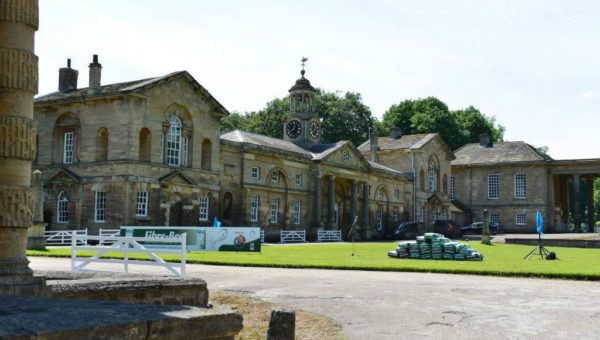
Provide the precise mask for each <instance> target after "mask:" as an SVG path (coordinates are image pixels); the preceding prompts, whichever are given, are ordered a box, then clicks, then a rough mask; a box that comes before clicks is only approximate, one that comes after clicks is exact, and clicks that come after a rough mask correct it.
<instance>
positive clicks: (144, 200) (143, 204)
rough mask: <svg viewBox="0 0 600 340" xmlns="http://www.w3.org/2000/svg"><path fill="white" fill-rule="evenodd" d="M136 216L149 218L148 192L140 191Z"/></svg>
mask: <svg viewBox="0 0 600 340" xmlns="http://www.w3.org/2000/svg"><path fill="white" fill-rule="evenodd" d="M135 214H136V216H148V192H147V191H138V194H137V208H136V213H135Z"/></svg>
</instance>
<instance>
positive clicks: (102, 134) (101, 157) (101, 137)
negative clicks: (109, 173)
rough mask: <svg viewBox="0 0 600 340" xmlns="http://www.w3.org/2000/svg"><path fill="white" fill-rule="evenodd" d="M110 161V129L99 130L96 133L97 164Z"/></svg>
mask: <svg viewBox="0 0 600 340" xmlns="http://www.w3.org/2000/svg"><path fill="white" fill-rule="evenodd" d="M106 160H108V129H107V128H105V127H102V128H99V129H98V132H97V133H96V162H102V161H106Z"/></svg>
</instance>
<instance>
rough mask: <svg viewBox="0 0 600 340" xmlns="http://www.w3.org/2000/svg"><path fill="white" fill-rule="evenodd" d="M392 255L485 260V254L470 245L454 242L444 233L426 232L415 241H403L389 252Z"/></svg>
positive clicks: (414, 257)
mask: <svg viewBox="0 0 600 340" xmlns="http://www.w3.org/2000/svg"><path fill="white" fill-rule="evenodd" d="M388 255H389V256H390V257H397V258H411V259H434V260H480V261H481V260H483V255H482V254H481V253H479V252H477V251H476V250H475V249H473V248H471V247H470V246H469V245H467V244H464V243H460V242H454V241H452V240H450V239H448V238H446V237H444V235H442V234H437V233H425V235H423V236H418V237H417V239H416V240H415V241H409V242H401V243H399V244H398V248H397V249H396V250H395V251H394V250H393V251H390V252H389V253H388Z"/></svg>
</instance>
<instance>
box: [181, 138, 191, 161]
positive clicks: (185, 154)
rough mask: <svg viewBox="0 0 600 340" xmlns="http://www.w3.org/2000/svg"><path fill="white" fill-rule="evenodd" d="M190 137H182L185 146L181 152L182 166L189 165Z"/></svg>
mask: <svg viewBox="0 0 600 340" xmlns="http://www.w3.org/2000/svg"><path fill="white" fill-rule="evenodd" d="M189 141H190V140H189V138H188V137H185V136H184V137H181V142H182V144H183V145H182V146H183V148H182V149H183V152H182V153H181V166H187V165H188V150H189Z"/></svg>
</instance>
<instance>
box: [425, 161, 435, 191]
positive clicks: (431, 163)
mask: <svg viewBox="0 0 600 340" xmlns="http://www.w3.org/2000/svg"><path fill="white" fill-rule="evenodd" d="M427 172H428V179H429V181H428V182H429V185H428V187H429V191H431V192H435V191H436V190H437V167H436V166H435V162H434V161H433V159H430V160H429V166H428V168H427Z"/></svg>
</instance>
